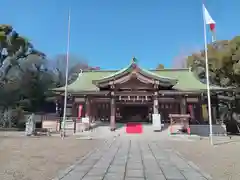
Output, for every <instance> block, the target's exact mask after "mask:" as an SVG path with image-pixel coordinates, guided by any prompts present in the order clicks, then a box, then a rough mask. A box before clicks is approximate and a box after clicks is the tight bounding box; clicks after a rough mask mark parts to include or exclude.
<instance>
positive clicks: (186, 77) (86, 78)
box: [54, 68, 220, 93]
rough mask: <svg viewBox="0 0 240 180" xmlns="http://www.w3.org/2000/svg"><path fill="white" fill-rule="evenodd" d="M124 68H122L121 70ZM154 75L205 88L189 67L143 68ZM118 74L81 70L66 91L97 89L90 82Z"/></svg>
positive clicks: (186, 87)
mask: <svg viewBox="0 0 240 180" xmlns="http://www.w3.org/2000/svg"><path fill="white" fill-rule="evenodd" d="M124 70H126V68H125V69H122V70H120V71H121V72H122V71H124ZM141 70H142V71H147V73H151V74H152V75H154V76H158V77H160V78H164V77H165V78H167V79H177V80H178V82H177V84H176V85H175V86H174V87H173V88H174V89H177V90H182V91H197V90H205V89H206V84H203V83H202V82H200V81H199V80H198V79H197V78H196V77H195V75H194V74H193V73H192V72H191V71H190V70H189V69H163V70H149V71H148V70H144V69H141ZM116 74H119V71H107V70H99V71H83V73H82V74H79V77H78V78H77V80H76V81H75V82H73V83H72V84H70V85H68V92H72V93H78V92H83V91H99V89H98V87H96V86H95V85H94V84H92V81H93V80H100V79H103V78H104V79H105V78H107V77H110V76H114V75H116ZM211 89H220V87H215V86H211ZM54 90H55V91H64V87H60V88H56V89H54Z"/></svg>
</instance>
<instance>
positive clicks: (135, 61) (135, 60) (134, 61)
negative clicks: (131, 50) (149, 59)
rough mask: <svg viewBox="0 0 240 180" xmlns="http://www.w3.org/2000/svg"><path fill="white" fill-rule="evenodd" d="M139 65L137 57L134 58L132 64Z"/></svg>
mask: <svg viewBox="0 0 240 180" xmlns="http://www.w3.org/2000/svg"><path fill="white" fill-rule="evenodd" d="M136 63H137V58H136V57H135V56H133V58H132V64H136Z"/></svg>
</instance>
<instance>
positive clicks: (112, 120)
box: [110, 97, 116, 131]
mask: <svg viewBox="0 0 240 180" xmlns="http://www.w3.org/2000/svg"><path fill="white" fill-rule="evenodd" d="M115 106H116V105H115V99H114V97H111V102H110V111H111V112H110V113H111V114H110V129H111V131H114V130H115V129H116V122H115V118H116V117H115V116H116V107H115Z"/></svg>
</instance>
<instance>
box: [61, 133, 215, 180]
mask: <svg viewBox="0 0 240 180" xmlns="http://www.w3.org/2000/svg"><path fill="white" fill-rule="evenodd" d="M162 143H164V142H163V141H148V140H139V139H131V138H121V137H118V138H116V139H115V140H114V141H113V142H112V143H110V144H109V146H105V147H103V148H101V149H98V150H96V151H93V152H92V153H91V154H90V155H89V156H88V157H87V158H85V159H83V160H82V161H80V162H78V163H77V164H75V165H74V166H72V168H71V170H69V172H67V174H65V176H64V177H62V178H58V179H61V180H208V179H210V178H209V177H208V178H207V177H206V175H205V174H204V173H203V172H201V170H200V169H198V168H196V167H195V166H194V165H193V164H192V163H189V162H188V161H186V160H184V159H183V158H182V157H181V156H180V155H179V154H178V153H176V152H174V151H173V150H171V149H167V148H164V145H163V144H162Z"/></svg>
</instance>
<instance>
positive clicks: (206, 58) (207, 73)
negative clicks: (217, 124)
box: [203, 4, 213, 145]
mask: <svg viewBox="0 0 240 180" xmlns="http://www.w3.org/2000/svg"><path fill="white" fill-rule="evenodd" d="M204 12H205V7H204V4H203V21H204V23H203V24H204V49H205V63H206V79H207V99H208V117H209V128H210V133H209V136H210V143H211V145H213V133H212V132H213V131H212V109H211V95H210V85H209V84H210V83H209V67H208V52H207V29H206V20H205V14H204Z"/></svg>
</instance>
